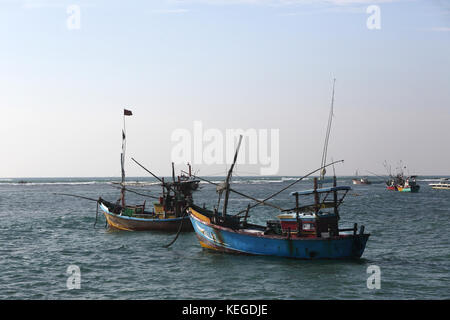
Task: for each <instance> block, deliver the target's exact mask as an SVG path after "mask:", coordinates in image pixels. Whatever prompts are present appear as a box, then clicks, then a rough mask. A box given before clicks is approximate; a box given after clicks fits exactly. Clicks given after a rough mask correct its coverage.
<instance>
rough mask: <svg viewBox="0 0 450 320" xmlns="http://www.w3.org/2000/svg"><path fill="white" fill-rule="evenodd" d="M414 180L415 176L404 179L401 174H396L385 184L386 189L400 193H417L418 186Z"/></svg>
mask: <svg viewBox="0 0 450 320" xmlns="http://www.w3.org/2000/svg"><path fill="white" fill-rule="evenodd" d="M416 178H417V176H410V177H404V176H403V174H398V175H396V176H395V177H391V178H390V179H389V180H388V181H387V182H386V188H387V189H388V190H392V191H400V192H419V190H420V186H419V185H418V184H417V181H416Z"/></svg>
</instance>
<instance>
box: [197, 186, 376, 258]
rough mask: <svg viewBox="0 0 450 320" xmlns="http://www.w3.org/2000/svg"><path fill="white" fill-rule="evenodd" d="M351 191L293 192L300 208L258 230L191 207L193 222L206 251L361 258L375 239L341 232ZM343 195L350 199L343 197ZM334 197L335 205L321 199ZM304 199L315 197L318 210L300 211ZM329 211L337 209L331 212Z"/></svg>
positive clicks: (234, 218) (240, 220)
mask: <svg viewBox="0 0 450 320" xmlns="http://www.w3.org/2000/svg"><path fill="white" fill-rule="evenodd" d="M350 189H351V188H350V187H347V186H340V187H336V186H334V187H329V188H320V189H318V188H317V178H315V188H314V189H313V190H306V191H300V192H294V193H291V194H292V195H294V196H295V198H296V203H297V205H296V207H295V208H294V209H292V212H290V213H284V214H281V215H278V219H277V220H269V221H267V224H266V225H265V226H264V225H257V224H250V223H248V222H247V217H248V210H247V211H246V212H247V214H246V216H244V217H241V216H236V215H228V214H225V215H219V214H218V212H217V210H213V211H210V210H207V209H204V208H201V207H198V206H190V208H189V210H190V218H191V222H192V225H193V226H194V230H195V232H196V235H197V238H198V240H199V242H200V245H201V246H202V247H203V248H206V249H211V250H216V251H220V252H226V253H238V254H249V255H269V256H279V257H288V258H297V259H352V258H360V257H361V256H362V254H363V252H364V249H365V247H366V243H367V240H368V238H369V236H370V234H367V233H364V226H361V228H360V230H359V232H358V227H357V225H356V224H354V226H353V228H347V229H339V227H338V220H339V211H338V207H339V205H340V204H342V201H343V197H345V194H346V193H347V192H348V191H349V190H350ZM339 192H344V195H343V196H341V197H340V198H339V197H338V193H339ZM329 194H332V195H333V198H334V200H333V201H332V202H327V201H326V200H323V201H322V202H320V200H319V199H320V196H321V195H325V197H323V199H326V198H327V196H328V195H329ZM300 195H314V196H315V199H316V200H317V201H316V202H315V203H314V204H313V205H305V206H300V205H299V202H298V197H299V196H300ZM327 208H330V209H332V210H331V212H327V210H326V209H327Z"/></svg>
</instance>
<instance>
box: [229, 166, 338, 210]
mask: <svg viewBox="0 0 450 320" xmlns="http://www.w3.org/2000/svg"><path fill="white" fill-rule="evenodd" d="M338 162H344V160H338V161H334V162H332V163H329V164H327V165H325V166H322V167H320V168H319V169H316V170H314V171H311V172H310V173H308V174H307V175H305V176H303V177H301V178H299V179H297V180H295V181H294V182H292V183H290V184H289V185H288V186H286V187H284V188H283V189H281V190H280V191H278V192H275V193H274V194H272V195H271V196H269V197H267V198H266V199H264V200H262V201H260V202H261V203H264V204H265V203H266V201H267V200H269V199H272V198H273V197H275V196H277V195H279V194H280V193H281V192H283V191H285V190H287V189H289V188H290V187H292V186H293V185H294V184H296V183H298V182H300V181H301V180H303V179H304V178H307V177H309V176H310V175H312V174H313V173H316V172H317V171H319V170H323V169H325V168H326V167H329V166H331V165H334V164H335V163H338ZM259 204H260V203H257V204H254V205H252V206H250V209H251V208H254V207H256V206H258V205H259ZM245 211H246V210H243V211H239V212H238V213H236V214H235V215H239V214H242V213H244V212H245Z"/></svg>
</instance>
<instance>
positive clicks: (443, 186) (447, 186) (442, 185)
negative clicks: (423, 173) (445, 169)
mask: <svg viewBox="0 0 450 320" xmlns="http://www.w3.org/2000/svg"><path fill="white" fill-rule="evenodd" d="M428 185H429V186H430V187H431V188H432V189H440V190H450V180H449V178H441V180H440V181H439V182H438V183H429V184H428Z"/></svg>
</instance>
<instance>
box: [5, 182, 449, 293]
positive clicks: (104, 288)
mask: <svg viewBox="0 0 450 320" xmlns="http://www.w3.org/2000/svg"><path fill="white" fill-rule="evenodd" d="M433 178H434V177H419V184H420V185H421V189H420V192H419V193H416V194H411V193H399V192H392V191H387V190H386V189H385V187H384V184H383V183H381V181H380V183H377V184H372V185H363V186H358V185H356V186H353V189H352V191H350V193H349V194H348V195H347V198H346V201H345V203H344V204H343V205H342V206H341V212H340V213H341V221H340V227H341V228H343V227H352V226H353V223H354V222H356V223H358V225H361V224H363V225H365V230H366V232H368V233H371V237H370V238H369V241H368V243H367V247H366V250H365V252H364V255H363V257H362V259H360V260H358V261H300V260H292V259H283V258H273V257H256V256H239V255H228V254H220V253H214V252H211V251H207V250H203V249H202V248H201V247H200V245H199V244H198V241H197V239H196V237H195V234H194V233H186V234H181V235H180V237H179V238H178V240H177V242H175V244H174V245H173V246H172V247H170V248H168V249H166V248H164V247H163V245H165V244H167V243H169V242H170V241H171V240H172V239H173V237H174V234H166V233H160V232H126V231H113V230H108V229H105V228H104V226H105V219H104V217H103V216H100V215H99V218H98V221H97V224H96V227H95V228H94V223H95V221H96V218H95V215H96V204H95V202H91V201H87V200H82V199H77V198H72V197H64V196H58V195H54V194H53V193H55V192H62V193H70V194H78V195H82V196H86V197H91V198H98V197H99V196H101V197H103V198H104V199H107V200H112V201H115V200H117V198H118V196H119V190H118V189H117V188H114V185H113V184H112V183H111V182H112V181H117V179H106V178H84V179H80V178H76V179H69V178H67V179H23V180H26V181H27V182H28V183H18V182H19V180H22V179H0V299H449V298H450V263H449V262H450V240H449V239H450V236H449V235H450V191H448V190H433V189H431V187H429V186H428V183H430V182H431V180H433ZM136 179H137V180H139V181H140V182H146V185H144V186H134V187H130V188H134V189H139V190H150V193H151V194H153V195H158V194H159V192H160V187H159V186H158V185H157V184H156V183H154V180H152V179H148V178H131V179H130V180H136ZM212 179H214V180H219V178H212ZM293 179H294V178H291V177H270V178H269V177H267V178H264V177H250V178H243V177H237V178H235V179H234V180H233V181H234V182H235V184H234V185H233V188H235V189H237V190H239V191H241V192H244V193H247V194H250V195H253V196H255V197H257V198H264V197H266V196H268V195H270V194H272V193H274V192H276V191H278V190H280V189H281V188H282V187H284V186H286V185H288V184H289V183H290V182H292V181H293ZM152 182H153V183H152ZM338 184H339V185H345V184H347V185H350V184H351V178H350V177H340V178H338ZM311 187H312V180H308V181H302V182H300V183H298V184H297V185H296V186H294V187H293V188H292V189H290V190H288V191H286V192H283V193H282V194H280V195H279V196H278V197H277V198H276V200H274V201H273V203H276V204H278V205H280V206H282V207H285V208H290V207H293V206H294V201H293V200H294V199H292V198H291V197H290V196H289V192H290V191H295V190H304V189H310V188H311ZM127 199H128V203H133V202H135V203H142V202H143V201H144V200H145V199H144V198H143V197H141V196H138V195H134V194H132V193H127ZM194 200H195V202H196V203H197V204H199V205H203V203H205V204H206V205H207V206H212V205H213V204H215V203H216V201H217V195H216V192H215V187H213V186H211V185H208V184H201V189H200V190H199V191H197V192H195V193H194ZM152 201H153V200H152V199H147V205H150V204H151V203H152ZM248 203H249V201H248V200H246V199H243V198H240V197H235V196H232V199H231V202H230V205H231V209H230V210H233V209H234V210H237V209H239V210H240V209H242V208H245V207H246V206H247V204H248ZM250 215H251V222H255V223H262V224H265V220H267V219H270V218H273V217H275V216H276V215H277V212H276V211H273V210H272V209H270V208H268V207H256V208H255V209H253V210H252V211H250ZM70 265H77V266H78V267H79V268H80V270H81V288H80V289H78V290H77V289H74V290H68V289H67V285H66V282H67V279H68V277H69V275H68V274H67V273H66V272H67V268H68V267H69V266H70ZM371 265H377V266H379V267H380V270H381V288H380V289H378V290H377V289H368V288H367V278H368V277H369V276H370V274H368V273H367V268H368V267H369V266H371Z"/></svg>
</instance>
